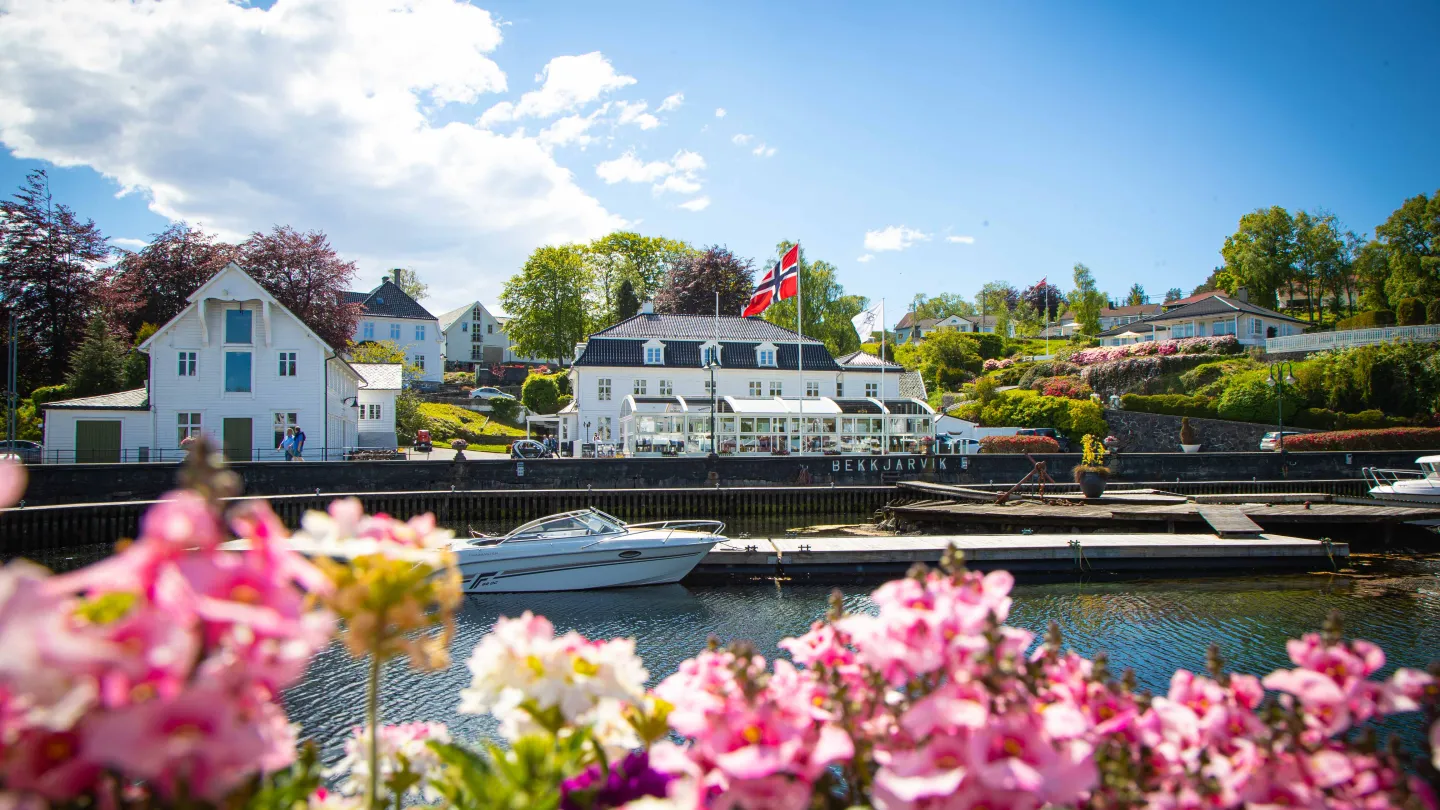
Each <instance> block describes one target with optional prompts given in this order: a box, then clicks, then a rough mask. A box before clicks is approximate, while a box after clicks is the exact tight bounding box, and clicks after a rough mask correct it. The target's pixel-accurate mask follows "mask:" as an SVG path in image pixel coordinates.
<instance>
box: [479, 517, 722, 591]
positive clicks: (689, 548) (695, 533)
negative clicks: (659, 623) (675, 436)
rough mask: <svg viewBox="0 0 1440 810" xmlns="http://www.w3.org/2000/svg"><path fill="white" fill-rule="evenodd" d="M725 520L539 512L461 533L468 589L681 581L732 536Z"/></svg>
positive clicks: (568, 587) (620, 585)
mask: <svg viewBox="0 0 1440 810" xmlns="http://www.w3.org/2000/svg"><path fill="white" fill-rule="evenodd" d="M724 530H725V524H724V523H723V522H722V521H718V520H665V521H657V522H653V523H626V522H625V521H623V520H621V519H620V518H617V517H615V516H614V515H610V514H606V513H605V512H602V511H600V510H599V509H593V508H592V509H579V510H576V511H573V512H562V513H560V514H556V515H550V516H549V517H543V518H540V519H539V520H532V521H530V522H529V523H526V524H525V525H523V526H521V527H520V528H518V529H516V530H514V531H512V532H510V533H509V534H507V535H504V536H502V537H486V536H484V535H477V536H475V537H472V538H470V539H462V540H456V541H455V542H454V544H453V545H452V546H451V549H452V550H453V551H454V552H455V557H456V563H457V564H458V565H459V567H460V575H461V577H463V578H464V581H465V592H466V593H515V592H533V591H580V590H588V589H591V588H624V587H630V586H634V585H660V584H664V583H670V582H679V581H680V580H681V579H683V578H684V577H685V575H686V574H688V573H690V570H691V569H692V568H694V567H695V566H696V564H698V563H699V562H700V560H701V559H703V558H704V557H705V555H706V554H708V553H709V552H710V549H711V548H712V547H714V546H715V544H716V543H720V542H723V541H724V540H725V537H724V535H722V534H721V532H723V531H724Z"/></svg>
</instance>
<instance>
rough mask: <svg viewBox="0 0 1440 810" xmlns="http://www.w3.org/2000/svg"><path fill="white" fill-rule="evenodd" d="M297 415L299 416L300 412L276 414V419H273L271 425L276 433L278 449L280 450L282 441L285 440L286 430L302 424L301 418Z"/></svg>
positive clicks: (276, 446)
mask: <svg viewBox="0 0 1440 810" xmlns="http://www.w3.org/2000/svg"><path fill="white" fill-rule="evenodd" d="M297 416H299V414H296V413H295V412H294V411H285V412H282V413H277V414H275V418H274V420H272V421H271V427H272V428H273V430H274V433H275V449H276V450H279V449H280V443H281V442H283V441H285V431H286V430H289V429H290V428H293V427H297V426H298V425H299V424H300V420H299V419H298V418H296V417H297Z"/></svg>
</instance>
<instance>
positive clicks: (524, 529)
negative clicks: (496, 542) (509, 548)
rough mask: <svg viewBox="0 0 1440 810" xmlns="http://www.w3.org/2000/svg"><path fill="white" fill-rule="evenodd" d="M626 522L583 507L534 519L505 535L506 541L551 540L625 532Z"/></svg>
mask: <svg viewBox="0 0 1440 810" xmlns="http://www.w3.org/2000/svg"><path fill="white" fill-rule="evenodd" d="M624 530H625V524H624V523H622V522H621V521H619V520H617V519H616V518H613V517H611V516H610V515H607V514H605V513H604V512H601V511H599V510H596V509H582V510H579V511H576V512H564V513H562V514H559V515H551V516H549V517H543V518H540V519H539V520H532V521H530V522H529V523H526V524H525V525H524V526H521V527H520V528H518V529H516V530H515V531H513V532H510V533H509V534H507V535H505V540H506V541H524V540H550V539H555V538H563V537H588V536H590V535H598V534H614V533H617V532H623V531H624Z"/></svg>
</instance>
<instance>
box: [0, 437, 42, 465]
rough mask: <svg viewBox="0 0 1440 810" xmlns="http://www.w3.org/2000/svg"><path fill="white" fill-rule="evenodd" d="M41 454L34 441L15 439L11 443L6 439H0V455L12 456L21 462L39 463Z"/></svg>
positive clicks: (38, 446)
mask: <svg viewBox="0 0 1440 810" xmlns="http://www.w3.org/2000/svg"><path fill="white" fill-rule="evenodd" d="M42 455H43V453H42V451H41V449H40V445H39V444H38V443H36V442H27V441H25V440H23V439H16V440H15V443H14V444H13V445H12V444H11V443H10V442H8V441H4V440H0V456H5V457H8V458H13V459H15V460H16V461H19V462H20V463H21V464H39V463H40V458H41V456H42Z"/></svg>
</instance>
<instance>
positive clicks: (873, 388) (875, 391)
mask: <svg viewBox="0 0 1440 810" xmlns="http://www.w3.org/2000/svg"><path fill="white" fill-rule="evenodd" d="M865 398H866V399H879V398H880V383H878V382H867V383H865Z"/></svg>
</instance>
